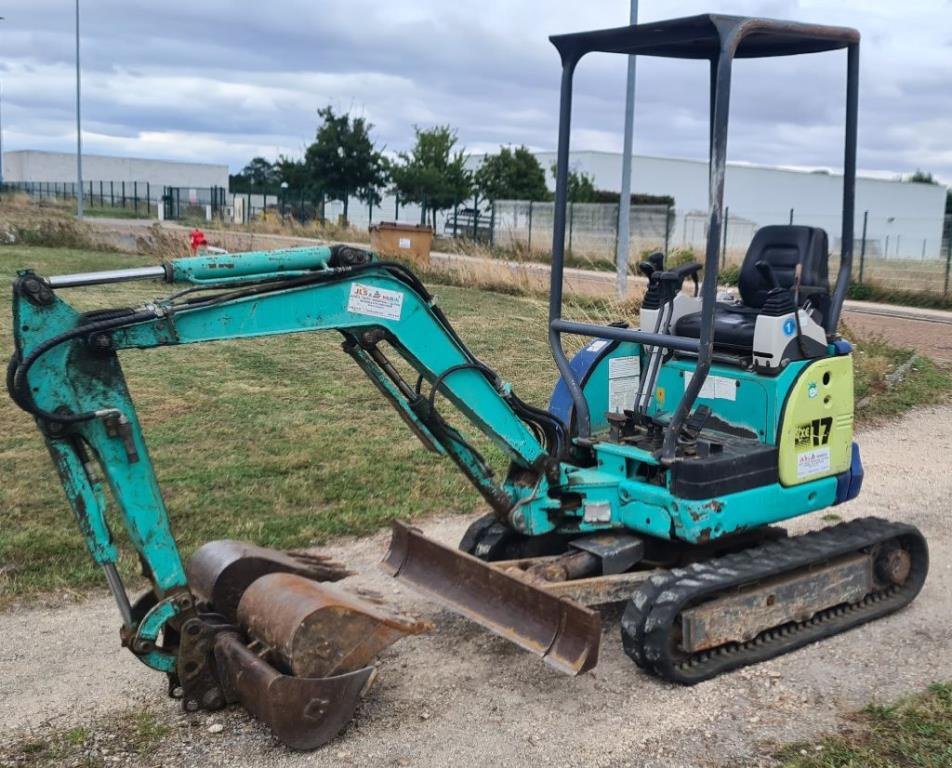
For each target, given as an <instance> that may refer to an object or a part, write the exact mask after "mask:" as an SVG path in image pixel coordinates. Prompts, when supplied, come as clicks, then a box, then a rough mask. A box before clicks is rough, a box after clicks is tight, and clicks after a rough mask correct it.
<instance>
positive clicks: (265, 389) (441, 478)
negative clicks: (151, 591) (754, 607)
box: [0, 246, 952, 604]
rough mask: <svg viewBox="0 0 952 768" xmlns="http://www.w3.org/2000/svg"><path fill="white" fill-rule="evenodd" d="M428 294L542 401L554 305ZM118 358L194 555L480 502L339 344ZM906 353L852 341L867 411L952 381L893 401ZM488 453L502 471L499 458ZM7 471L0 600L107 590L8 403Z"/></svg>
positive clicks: (104, 261) (294, 542)
mask: <svg viewBox="0 0 952 768" xmlns="http://www.w3.org/2000/svg"><path fill="white" fill-rule="evenodd" d="M154 260H155V258H154V257H148V256H146V257H143V256H130V255H126V254H121V253H109V252H105V253H104V252H100V251H91V250H82V249H66V248H38V247H22V246H6V247H3V248H0V274H3V275H6V276H8V277H9V276H12V275H13V274H14V272H15V270H16V269H17V268H19V267H23V266H27V265H29V266H32V267H35V268H36V269H37V270H38V271H39V272H40V273H41V274H56V273H62V272H71V271H72V272H77V271H91V270H95V269H108V268H114V267H121V266H134V265H141V264H143V263H149V262H150V261H154ZM428 282H430V280H429V279H428ZM431 287H432V288H433V290H434V293H435V294H436V295H437V298H438V301H439V303H440V305H441V306H442V307H443V309H444V310H445V312H446V313H447V315H448V316H449V317H450V318H451V320H452V321H453V323H454V326H455V327H456V328H457V330H458V331H459V333H460V335H461V336H462V337H463V338H464V339H466V340H467V342H468V343H469V344H470V345H471V346H472V348H473V350H474V351H475V352H476V354H477V355H478V356H479V357H480V358H481V359H483V360H485V361H487V362H488V363H490V364H491V365H493V366H494V367H496V368H497V370H498V371H499V372H500V373H501V375H502V376H503V377H504V378H505V379H507V380H508V381H511V382H512V383H513V386H514V388H515V390H516V391H517V392H518V393H519V394H520V396H521V397H522V398H523V399H525V400H527V401H529V402H533V403H535V404H538V405H544V404H545V403H546V402H547V400H548V396H549V394H550V392H551V388H552V386H553V383H554V380H555V371H554V366H553V364H552V360H551V356H550V353H549V348H548V343H547V340H546V336H545V326H546V324H545V319H546V316H547V304H546V301H545V299H544V298H542V297H539V296H537V295H529V296H519V295H504V294H501V293H496V292H490V291H484V290H476V289H474V288H471V287H460V286H451V285H445V284H444V285H435V286H431ZM162 291H163V287H162V286H161V285H159V284H155V283H126V284H117V285H112V286H103V287H101V288H96V289H86V290H76V291H71V292H69V293H68V294H67V298H68V300H69V301H71V302H73V303H75V304H76V305H77V306H78V307H80V308H81V309H94V308H104V307H110V306H112V307H116V306H128V305H130V304H137V303H142V302H145V301H148V300H150V299H153V298H155V297H156V295H157V294H158V293H160V292H162ZM633 311H634V308H633V307H632V306H628V307H625V308H624V312H622V311H621V310H620V309H619V307H618V306H617V305H614V304H613V303H612V302H610V301H597V300H591V299H587V300H582V299H579V300H577V301H575V303H574V304H572V305H571V308H570V311H569V312H567V315H568V316H570V317H573V318H575V319H580V320H589V321H593V322H607V321H610V320H615V319H619V318H621V317H625V316H627V317H629V318H630V317H631V312H633ZM626 313H627V314H626ZM10 316H11V313H10V296H9V292H7V291H4V292H0V350H3V352H4V353H5V354H6V353H7V352H8V351H9V350H10V348H11V331H10ZM120 357H121V361H122V364H123V368H124V371H125V374H126V377H127V380H128V383H129V387H130V390H131V392H132V394H133V397H134V398H135V401H136V404H137V408H138V412H139V416H140V419H141V421H142V424H143V428H144V431H145V434H146V436H147V439H148V442H149V448H150V454H151V458H152V460H153V462H154V464H155V468H156V473H157V475H158V479H159V482H160V485H161V486H162V489H163V493H164V496H165V500H166V503H167V505H168V508H169V512H170V516H171V519H172V525H173V531H174V533H175V535H176V538H177V541H178V542H179V545H180V547H181V549H182V552H183V554H184V555H185V556H186V557H187V556H188V555H189V554H190V553H191V551H193V550H194V549H195V548H196V547H197V546H198V545H200V544H201V543H203V542H205V541H207V540H209V539H213V538H221V537H232V538H243V539H250V540H253V541H256V542H258V543H260V544H263V545H266V546H274V547H279V548H289V547H298V546H307V545H313V544H320V543H323V542H326V541H327V540H329V539H330V538H332V537H335V536H340V535H344V534H354V535H362V534H367V533H369V532H372V531H374V530H377V529H379V528H380V527H381V526H384V525H386V524H388V523H389V522H390V521H391V520H393V519H395V518H402V519H414V518H421V517H423V516H426V515H432V514H436V513H447V512H455V513H472V512H474V511H476V510H481V509H483V508H484V503H483V501H482V500H481V498H480V497H479V496H478V495H477V493H476V492H475V491H474V490H473V489H472V488H471V487H470V486H469V485H468V484H467V483H466V482H465V480H464V479H463V478H462V477H461V475H460V474H459V473H458V472H457V471H456V470H455V468H454V466H453V465H452V464H451V463H450V462H449V461H443V460H440V459H439V458H438V457H436V456H434V455H432V454H429V453H427V452H426V451H424V450H422V448H421V447H420V445H419V443H418V442H417V440H416V438H415V437H414V436H413V435H412V434H411V433H410V432H409V430H407V429H406V427H405V425H404V424H403V422H402V421H401V420H400V418H399V417H398V416H397V414H396V413H395V412H394V411H393V410H392V409H391V407H390V406H389V405H388V404H387V403H386V402H385V401H384V400H383V399H382V398H381V397H380V396H379V394H378V393H377V391H376V390H375V389H374V388H373V386H372V385H371V384H370V382H369V381H366V380H365V379H364V378H363V377H362V376H360V375H356V368H355V367H354V365H353V363H352V361H351V360H350V359H349V358H348V357H347V356H346V355H345V354H344V353H343V352H342V351H341V350H340V344H339V337H338V336H337V335H336V334H293V335H288V336H278V337H272V338H269V339H253V340H244V341H240V342H238V341H236V342H218V343H211V344H204V345H195V346H182V347H168V348H161V349H153V350H144V351H138V350H131V351H127V352H123V353H122V354H121V356H120ZM907 357H908V352H906V351H903V350H894V349H893V348H891V347H889V346H888V345H885V344H884V343H881V342H872V343H867V344H861V345H860V346H859V351H858V353H857V392H858V393H860V392H861V393H863V394H868V395H869V397H870V400H869V405H868V406H867V413H868V414H869V415H871V416H877V417H878V416H881V415H887V414H891V413H898V412H900V411H901V410H902V409H904V408H908V407H911V406H912V405H915V404H918V403H921V402H931V401H934V400H935V399H937V398H938V397H940V396H941V393H942V392H944V391H947V390H948V389H949V388H950V387H952V382H950V377H949V375H948V373H947V372H945V371H943V370H941V369H938V368H936V367H935V366H933V365H932V364H931V363H929V362H928V361H921V362H920V363H919V364H918V366H917V368H916V369H915V370H913V371H910V373H909V375H908V376H907V377H906V378H905V379H904V381H903V382H902V383H901V384H899V386H898V387H897V388H895V389H893V390H891V391H888V392H887V391H886V389H885V387H884V386H883V385H882V383H881V382H882V379H883V377H884V375H885V374H886V373H887V372H888V371H890V370H891V369H892V368H893V367H895V366H896V365H898V364H899V363H900V362H901V361H903V360H905V359H907ZM861 416H862V414H861ZM479 447H480V449H481V450H485V451H486V454H487V458H489V459H491V460H494V461H495V462H496V465H497V466H499V459H500V454H499V453H498V452H497V451H492V450H489V449H487V448H486V445H485V444H481V445H480V446H479ZM0 472H2V476H3V478H4V482H3V483H2V484H0V509H2V510H3V514H4V520H5V525H4V526H3V527H2V528H0V604H3V603H4V602H10V601H11V600H13V599H17V598H25V597H30V596H35V595H37V594H42V593H49V592H55V591H67V590H78V591H83V590H86V589H89V588H92V587H97V586H100V585H101V583H102V574H101V573H100V571H99V569H98V568H96V567H95V566H94V565H93V564H92V562H91V561H90V558H89V557H88V555H87V554H86V551H85V548H84V546H83V542H82V539H81V538H80V535H79V533H78V531H77V527H76V524H75V521H74V520H73V518H72V515H71V513H70V511H69V509H68V507H67V505H66V503H65V499H64V497H63V493H62V490H61V486H60V482H59V479H58V478H57V476H56V474H55V472H54V469H53V466H52V464H51V462H50V460H49V456H48V454H47V453H46V450H45V448H44V445H43V442H42V440H41V439H40V436H39V434H38V433H37V430H36V427H35V425H34V423H33V421H32V419H31V418H30V417H29V416H27V415H26V414H25V413H23V412H21V411H19V410H18V409H16V408H15V407H14V406H12V404H9V403H8V404H7V405H5V406H3V407H0ZM113 522H114V531H117V532H120V531H121V525H119V524H118V521H116V520H115V519H114V520H113ZM120 539H121V536H120ZM120 565H121V571H122V572H123V575H124V576H125V577H126V578H133V579H134V578H135V577H136V574H137V572H138V564H137V562H136V558H135V557H134V556H132V553H131V551H130V550H128V549H126V550H123V557H122V562H121V564H120Z"/></svg>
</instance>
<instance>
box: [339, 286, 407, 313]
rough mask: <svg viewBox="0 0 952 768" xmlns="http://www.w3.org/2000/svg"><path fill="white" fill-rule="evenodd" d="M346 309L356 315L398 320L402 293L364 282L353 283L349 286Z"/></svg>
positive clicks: (401, 307)
mask: <svg viewBox="0 0 952 768" xmlns="http://www.w3.org/2000/svg"><path fill="white" fill-rule="evenodd" d="M347 311H348V312H354V313H355V314H358V315H370V316H371V317H383V318H386V319H387V320H399V319H400V314H401V313H402V312H403V294H402V293H401V292H400V291H388V290H387V289H386V288H377V287H376V286H374V285H366V284H365V283H354V284H353V285H352V286H351V287H350V298H349V299H348V300H347Z"/></svg>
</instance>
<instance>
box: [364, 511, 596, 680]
mask: <svg viewBox="0 0 952 768" xmlns="http://www.w3.org/2000/svg"><path fill="white" fill-rule="evenodd" d="M381 565H382V567H383V568H384V569H385V570H386V571H387V572H388V573H390V575H391V576H394V577H396V578H398V579H400V580H401V581H405V582H407V583H408V584H410V585H411V586H412V587H414V588H415V589H417V590H419V591H420V592H423V593H424V594H426V595H427V596H429V597H432V598H433V599H435V600H436V601H437V602H439V603H441V604H443V605H444V606H446V607H447V608H449V609H450V610H452V611H455V612H456V613H459V614H461V615H462V616H465V617H466V618H468V619H470V620H472V621H475V622H476V623H477V624H481V625H482V626H484V627H486V628H487V629H489V630H491V631H492V632H495V633H496V634H497V635H500V636H501V637H504V638H506V639H507V640H510V641H511V642H513V643H515V644H516V645H518V646H519V647H521V648H524V649H525V650H527V651H530V652H532V653H534V654H536V655H537V656H541V657H542V659H543V660H544V661H545V663H546V664H548V665H549V666H550V667H553V668H554V669H557V670H558V671H560V672H564V673H566V674H569V675H578V674H581V673H582V672H586V671H587V670H589V669H591V668H592V667H594V666H595V664H596V663H597V662H598V647H599V643H600V641H601V636H602V628H601V620H600V618H599V615H598V613H596V612H595V611H592V610H590V609H588V608H585V607H584V606H582V605H579V604H578V603H576V602H574V601H572V600H569V599H567V598H562V597H558V596H556V595H553V594H551V593H549V592H546V591H545V590H544V589H543V588H541V587H539V586H536V585H535V584H533V583H531V582H530V581H529V580H527V579H526V578H525V577H521V576H519V575H516V574H514V573H510V572H508V571H505V570H502V569H500V568H497V567H494V566H492V565H490V564H488V563H485V562H483V561H482V560H480V559H478V558H476V557H473V556H472V555H469V554H467V553H465V552H461V551H459V550H457V549H451V548H450V547H446V546H444V545H442V544H439V543H437V542H435V541H433V540H432V539H429V538H427V537H426V536H424V535H423V534H422V533H421V532H420V531H418V530H416V529H415V528H411V527H410V526H408V525H406V524H405V523H401V522H399V521H395V522H394V524H393V535H392V538H391V540H390V551H389V552H388V553H387V556H386V558H385V559H384V561H383V563H381Z"/></svg>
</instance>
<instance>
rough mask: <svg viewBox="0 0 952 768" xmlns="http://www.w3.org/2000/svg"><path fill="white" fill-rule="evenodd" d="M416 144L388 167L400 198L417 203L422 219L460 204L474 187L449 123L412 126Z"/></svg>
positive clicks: (434, 217) (433, 217)
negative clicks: (431, 125)
mask: <svg viewBox="0 0 952 768" xmlns="http://www.w3.org/2000/svg"><path fill="white" fill-rule="evenodd" d="M413 130H414V132H415V133H416V143H415V144H414V146H413V149H412V150H410V151H409V152H401V153H400V154H399V155H398V161H397V162H396V163H394V164H392V165H391V167H390V178H391V180H392V181H393V185H394V188H395V189H396V191H397V194H399V195H400V200H401V201H404V202H410V203H417V204H418V205H420V207H421V208H422V209H423V218H424V220H425V218H426V214H427V213H430V214H432V222H433V227H434V228H435V227H436V212H437V211H443V210H446V209H447V208H452V207H453V206H454V205H457V204H458V203H461V202H462V201H463V200H465V199H466V198H467V197H469V195H470V193H471V192H472V189H473V179H472V174H471V173H470V172H469V171H468V170H467V169H466V161H465V157H464V156H463V151H462V149H459V150H457V149H456V145H457V141H458V139H457V136H456V131H454V130H453V129H452V128H450V127H449V126H448V125H438V126H436V127H434V128H428V129H421V128H419V127H417V126H414V129H413Z"/></svg>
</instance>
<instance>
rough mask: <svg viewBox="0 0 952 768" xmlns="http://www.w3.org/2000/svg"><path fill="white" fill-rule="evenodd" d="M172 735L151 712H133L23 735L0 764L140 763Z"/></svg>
mask: <svg viewBox="0 0 952 768" xmlns="http://www.w3.org/2000/svg"><path fill="white" fill-rule="evenodd" d="M171 733H172V728H171V726H169V725H166V724H165V723H162V722H160V721H159V720H158V719H157V718H156V716H155V715H154V714H153V713H152V712H150V711H148V710H130V711H126V712H122V713H119V714H117V715H111V716H109V717H108V718H101V719H99V720H97V721H95V722H94V723H91V724H88V725H81V726H75V727H72V728H69V729H65V730H44V731H43V732H42V734H40V733H36V734H32V735H26V736H21V737H20V738H18V739H14V740H12V741H11V742H9V743H7V744H6V745H4V746H3V747H0V765H9V766H15V768H50V767H51V766H62V765H70V766H81V768H104V767H105V766H107V765H113V764H115V763H117V762H120V761H121V762H123V763H125V764H128V763H130V762H132V763H140V762H141V761H142V760H144V759H146V758H148V757H150V756H151V754H152V752H153V750H154V749H155V748H156V747H157V746H159V744H160V743H161V742H162V741H163V740H164V739H166V737H168V736H169V735H170V734H171Z"/></svg>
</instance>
